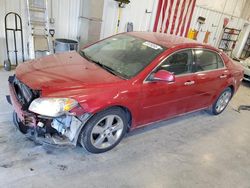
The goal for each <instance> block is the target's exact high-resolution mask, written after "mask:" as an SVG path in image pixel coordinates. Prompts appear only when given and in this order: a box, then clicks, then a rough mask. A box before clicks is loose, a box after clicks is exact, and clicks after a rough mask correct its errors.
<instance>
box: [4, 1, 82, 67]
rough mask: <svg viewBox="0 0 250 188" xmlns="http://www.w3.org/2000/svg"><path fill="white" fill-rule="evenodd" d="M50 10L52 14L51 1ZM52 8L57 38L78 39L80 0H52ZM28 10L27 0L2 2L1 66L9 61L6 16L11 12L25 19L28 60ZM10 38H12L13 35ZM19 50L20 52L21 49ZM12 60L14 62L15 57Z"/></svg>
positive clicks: (25, 42) (49, 2)
mask: <svg viewBox="0 0 250 188" xmlns="http://www.w3.org/2000/svg"><path fill="white" fill-rule="evenodd" d="M48 8H49V13H50V8H51V0H49V1H48ZM52 8H53V9H52V12H53V17H54V18H55V26H54V27H55V30H56V34H55V37H56V38H70V39H76V38H77V35H78V21H79V19H78V17H79V10H80V0H52ZM26 10H27V9H26V0H0V64H3V61H4V60H5V59H7V56H6V45H5V33H4V16H5V15H6V14H7V13H8V12H10V11H13V12H16V13H18V14H20V15H21V17H22V19H23V28H24V47H25V56H26V59H27V50H26V49H27V40H26V39H27V32H25V31H26V30H27V19H26V17H27V16H26ZM49 16H50V15H49ZM10 38H12V37H11V35H10ZM10 43H11V44H13V40H12V41H11V40H10ZM10 48H11V49H13V45H11V46H10ZM18 49H19V50H20V47H19V48H18ZM11 59H12V60H13V55H12V56H11ZM19 59H20V57H19Z"/></svg>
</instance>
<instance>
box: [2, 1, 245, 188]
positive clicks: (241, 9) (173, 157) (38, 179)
mask: <svg viewBox="0 0 250 188" xmlns="http://www.w3.org/2000/svg"><path fill="white" fill-rule="evenodd" d="M10 12H12V13H15V14H9V16H7V17H6V15H7V14H8V13H10ZM15 15H19V16H20V18H21V22H22V24H20V22H19V19H18V18H17V16H15ZM0 17H1V19H0V62H2V64H1V65H0V88H1V89H0V187H11V188H12V187H18V188H20V187H25V188H28V187H56V186H57V187H122V188H129V187H148V188H151V187H249V186H250V179H249V177H250V158H249V156H250V147H249V143H250V136H249V135H250V127H249V122H250V116H249V105H250V82H249V81H246V80H243V81H242V83H241V86H240V88H239V90H238V92H237V93H236V94H235V96H234V97H233V99H232V101H231V102H230V103H229V106H228V107H227V109H226V110H225V112H223V113H222V114H220V115H218V116H211V115H209V114H207V113H206V112H205V111H198V112H193V113H189V114H187V115H184V116H180V117H176V118H173V119H170V120H164V121H161V122H158V123H153V124H151V125H150V126H146V127H144V128H139V129H136V130H134V131H132V132H130V133H128V135H126V137H125V138H124V139H123V140H122V142H121V143H120V144H119V145H118V146H117V147H115V148H114V149H113V150H111V151H108V152H106V153H102V154H90V153H88V152H86V151H84V150H82V148H81V147H75V148H54V147H51V146H47V145H43V146H41V145H38V144H35V143H34V142H32V141H30V140H29V139H28V138H26V137H25V136H24V135H22V134H20V132H19V131H18V130H17V129H16V128H15V126H14V125H13V122H12V113H13V107H12V106H11V105H9V104H8V102H7V100H6V95H8V94H9V88H8V77H9V76H11V75H13V74H15V68H16V64H23V63H25V61H28V60H32V59H36V58H42V57H44V56H47V55H50V54H53V53H62V52H64V51H75V50H76V51H77V50H79V49H81V48H83V47H84V46H86V45H88V44H91V43H94V42H96V41H98V40H100V39H104V38H106V37H109V36H112V35H115V34H118V33H122V32H131V31H146V32H160V33H167V34H172V35H176V36H181V37H186V38H190V39H193V40H196V41H198V42H200V43H206V44H208V45H211V46H213V47H216V48H218V49H220V50H222V51H224V52H225V53H226V54H228V56H230V57H231V58H232V59H233V60H234V61H235V63H237V64H241V62H243V61H245V60H246V59H247V58H249V57H250V0H238V1H236V0H221V1H209V0H144V1H142V0H130V1H127V0H125V1H122V2H121V1H115V0H27V1H26V0H8V1H7V0H2V1H0ZM16 23H17V24H16ZM21 25H22V28H21V27H20V26H21ZM11 28H18V30H16V31H13V30H11ZM8 29H10V30H8ZM20 31H22V33H23V40H22V37H21V32H20ZM6 33H8V34H7V37H6ZM13 33H15V35H16V38H15V39H14V37H13V36H14V35H13ZM15 44H16V45H15ZM7 51H8V52H7ZM6 62H7V63H8V62H10V64H11V66H6ZM249 68H250V66H249ZM6 69H11V70H10V71H6ZM248 78H250V75H249V76H248ZM247 106H248V107H247Z"/></svg>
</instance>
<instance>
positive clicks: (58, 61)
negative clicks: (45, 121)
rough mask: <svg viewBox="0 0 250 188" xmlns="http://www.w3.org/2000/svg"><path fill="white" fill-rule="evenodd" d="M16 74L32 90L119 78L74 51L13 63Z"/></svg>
mask: <svg viewBox="0 0 250 188" xmlns="http://www.w3.org/2000/svg"><path fill="white" fill-rule="evenodd" d="M16 76H17V78H18V79H19V80H20V81H21V82H23V83H24V84H26V85H28V86H29V87H30V88H32V89H36V90H41V89H42V88H50V89H63V88H65V89H66V88H67V89H70V88H78V87H86V86H87V85H88V86H89V85H93V84H94V85H96V84H106V83H114V82H118V81H121V79H120V78H119V77H117V76H115V75H112V74H111V73H109V72H107V71H106V70H104V69H102V68H101V67H99V66H97V65H95V64H93V63H91V62H89V61H88V60H86V59H84V58H83V57H81V56H80V55H79V54H78V53H77V52H68V53H61V54H55V55H50V56H46V57H42V58H39V59H36V60H32V61H29V62H26V63H23V64H21V65H19V66H18V67H17V69H16Z"/></svg>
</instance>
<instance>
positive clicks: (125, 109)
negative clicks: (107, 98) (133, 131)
mask: <svg viewBox="0 0 250 188" xmlns="http://www.w3.org/2000/svg"><path fill="white" fill-rule="evenodd" d="M111 108H120V109H122V110H123V111H124V113H125V115H126V117H127V119H128V130H129V129H130V128H131V126H132V118H133V117H132V112H131V110H130V109H129V108H128V107H126V106H123V105H112V106H108V107H106V108H102V109H100V110H98V111H97V112H96V113H94V114H93V116H94V115H95V114H97V113H100V112H103V111H106V110H109V109H111Z"/></svg>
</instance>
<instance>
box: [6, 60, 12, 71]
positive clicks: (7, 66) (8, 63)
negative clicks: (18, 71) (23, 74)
mask: <svg viewBox="0 0 250 188" xmlns="http://www.w3.org/2000/svg"><path fill="white" fill-rule="evenodd" d="M4 70H6V71H10V70H11V63H10V61H9V60H5V61H4Z"/></svg>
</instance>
